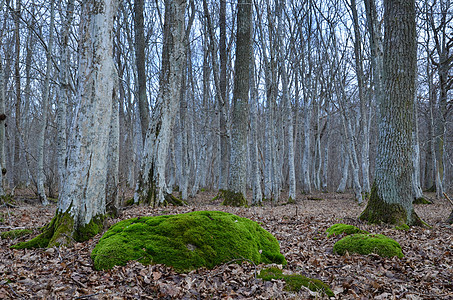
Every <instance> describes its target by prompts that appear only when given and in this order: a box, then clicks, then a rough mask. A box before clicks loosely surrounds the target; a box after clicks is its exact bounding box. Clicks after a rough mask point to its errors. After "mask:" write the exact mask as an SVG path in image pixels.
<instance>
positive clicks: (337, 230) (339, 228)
mask: <svg viewBox="0 0 453 300" xmlns="http://www.w3.org/2000/svg"><path fill="white" fill-rule="evenodd" d="M326 232H327V237H328V238H329V237H331V236H332V235H341V234H346V235H350V234H354V233H368V232H367V231H365V230H361V229H359V228H358V227H356V226H353V225H347V224H341V223H338V224H334V225H332V226H330V227H329V228H328V229H327V230H326Z"/></svg>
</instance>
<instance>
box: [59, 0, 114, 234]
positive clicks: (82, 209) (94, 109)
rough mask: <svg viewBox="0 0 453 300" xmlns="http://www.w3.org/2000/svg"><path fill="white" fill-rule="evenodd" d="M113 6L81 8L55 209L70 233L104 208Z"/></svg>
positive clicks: (106, 0)
mask: <svg viewBox="0 0 453 300" xmlns="http://www.w3.org/2000/svg"><path fill="white" fill-rule="evenodd" d="M117 6H118V2H117V0H90V1H87V2H84V3H83V5H82V19H81V23H80V24H81V25H80V26H81V30H80V32H81V36H80V39H79V42H80V43H81V49H83V50H82V51H81V53H79V55H80V56H79V76H80V78H79V80H78V81H79V86H78V93H77V98H78V103H79V105H78V107H77V109H76V113H75V115H74V118H75V119H74V124H75V127H74V129H73V130H72V132H71V137H70V138H71V143H70V147H69V155H68V163H67V173H66V176H65V181H64V185H63V187H62V191H61V193H60V196H59V199H58V207H57V211H58V212H61V213H69V214H70V215H71V217H72V218H73V220H74V231H75V232H77V231H78V229H80V228H82V227H84V226H85V225H86V224H88V223H90V222H91V221H92V220H93V219H94V218H95V217H96V216H100V215H101V216H102V215H104V214H105V209H106V202H105V197H106V193H105V191H106V179H107V155H108V145H109V131H110V130H109V127H110V124H111V116H112V99H113V93H114V88H115V80H112V78H115V77H116V71H115V67H114V62H113V42H112V41H113V37H112V35H113V32H112V31H113V21H114V19H115V16H116V12H117ZM100 8H102V9H100ZM62 238H64V239H68V237H62Z"/></svg>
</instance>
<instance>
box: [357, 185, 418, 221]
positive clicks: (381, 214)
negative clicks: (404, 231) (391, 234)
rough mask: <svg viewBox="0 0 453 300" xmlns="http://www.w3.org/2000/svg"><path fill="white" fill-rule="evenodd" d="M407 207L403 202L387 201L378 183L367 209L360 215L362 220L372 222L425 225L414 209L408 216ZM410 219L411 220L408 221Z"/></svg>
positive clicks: (374, 187)
mask: <svg viewBox="0 0 453 300" xmlns="http://www.w3.org/2000/svg"><path fill="white" fill-rule="evenodd" d="M407 213H408V212H406V209H405V208H404V207H403V205H401V204H397V203H387V202H385V201H384V200H383V199H381V198H380V197H379V195H378V192H377V188H376V184H373V187H372V188H371V195H370V200H369V201H368V205H367V206H366V208H365V210H364V211H363V212H362V214H361V215H360V216H359V219H360V220H363V221H368V222H369V223H371V224H381V223H387V224H393V225H396V226H402V225H409V226H411V225H414V226H423V225H425V223H424V222H423V221H422V220H421V219H420V218H419V217H418V216H417V214H416V213H415V211H414V209H413V208H412V210H411V211H410V212H409V213H410V214H411V217H410V218H408V216H407ZM408 220H410V222H408Z"/></svg>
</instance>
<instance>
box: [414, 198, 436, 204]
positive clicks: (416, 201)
mask: <svg viewBox="0 0 453 300" xmlns="http://www.w3.org/2000/svg"><path fill="white" fill-rule="evenodd" d="M412 203H413V204H433V203H432V202H431V201H429V200H428V199H426V198H423V197H420V198H416V199H414V202H412Z"/></svg>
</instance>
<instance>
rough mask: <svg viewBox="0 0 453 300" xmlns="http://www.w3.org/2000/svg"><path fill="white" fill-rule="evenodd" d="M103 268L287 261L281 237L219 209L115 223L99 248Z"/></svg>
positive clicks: (187, 267) (96, 259) (97, 253)
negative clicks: (132, 263)
mask: <svg viewBox="0 0 453 300" xmlns="http://www.w3.org/2000/svg"><path fill="white" fill-rule="evenodd" d="M91 258H92V259H93V261H94V268H95V269H97V270H101V269H110V268H112V267H113V266H115V265H125V264H126V263H127V262H128V261H130V260H137V261H139V262H141V263H143V264H150V263H161V264H166V265H168V266H173V267H174V268H175V269H176V270H178V271H188V270H192V269H196V268H199V267H207V268H212V267H214V266H216V265H219V264H222V263H225V262H228V261H230V260H232V259H244V260H246V259H248V260H251V261H253V262H254V263H256V264H259V263H278V264H286V260H285V258H284V256H283V255H282V254H281V253H280V246H279V244H278V241H277V240H276V239H275V237H274V236H273V235H272V234H270V233H269V232H267V231H266V230H264V229H263V228H262V227H261V226H260V225H259V224H258V223H256V222H254V221H252V220H250V219H247V218H241V217H239V216H236V215H233V214H229V213H225V212H219V211H196V212H190V213H186V214H179V215H163V216H157V217H138V218H133V219H129V220H124V221H121V222H118V223H117V224H115V225H113V226H112V227H111V228H110V229H109V230H108V231H107V232H106V233H105V234H104V235H103V237H102V238H101V239H100V241H99V243H98V244H97V245H96V247H95V248H94V249H93V251H92V253H91Z"/></svg>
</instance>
